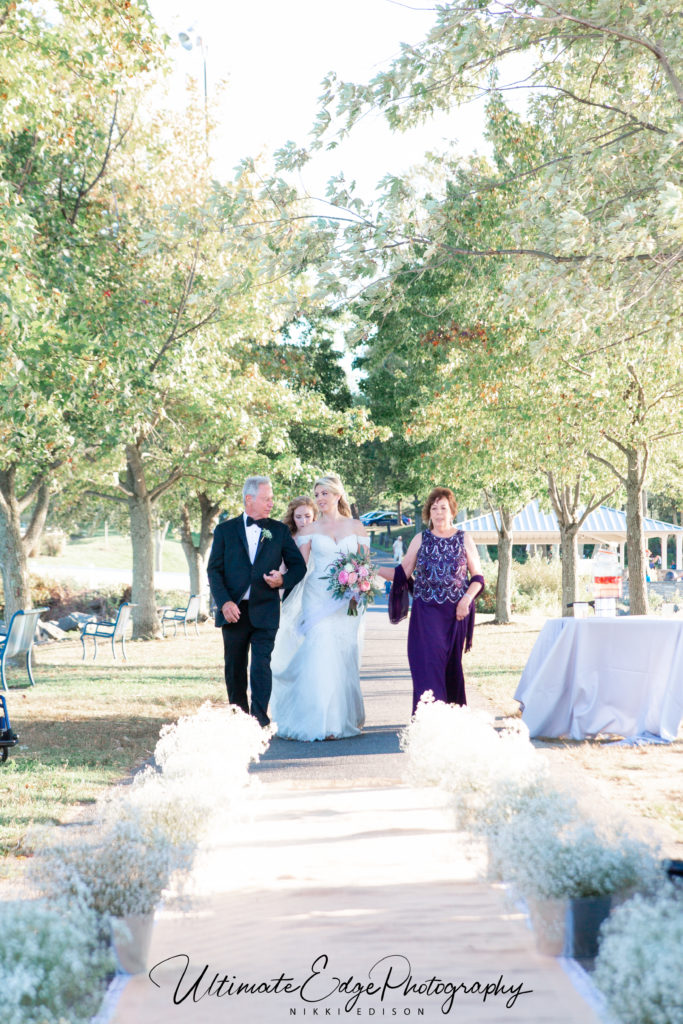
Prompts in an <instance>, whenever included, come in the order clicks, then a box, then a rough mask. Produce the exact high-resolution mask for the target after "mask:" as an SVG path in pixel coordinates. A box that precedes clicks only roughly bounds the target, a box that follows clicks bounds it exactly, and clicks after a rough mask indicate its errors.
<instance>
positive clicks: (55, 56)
mask: <svg viewBox="0 0 683 1024" xmlns="http://www.w3.org/2000/svg"><path fill="white" fill-rule="evenodd" d="M0 45H2V48H3V56H4V63H3V70H2V89H1V90H0V101H1V102H2V120H1V121H0V195H1V196H2V206H3V215H2V217H0V240H1V241H2V243H3V244H2V245H0V252H1V255H0V316H1V320H0V338H1V339H2V345H3V353H2V376H1V377H0V404H1V405H2V408H3V422H2V424H1V425H0V492H1V493H0V561H2V564H3V579H4V587H5V599H6V607H5V615H6V617H7V616H10V615H12V613H13V612H14V611H15V610H16V609H17V608H20V607H30V603H31V595H30V589H29V582H28V570H27V555H28V553H29V552H30V550H31V549H32V548H33V547H34V546H35V545H36V543H37V542H38V540H39V536H40V532H41V529H42V525H43V523H44V521H45V516H46V513H47V509H48V504H49V498H50V493H51V492H52V491H53V490H54V488H55V474H56V473H57V472H58V471H59V470H60V468H61V467H68V466H69V464H70V463H71V461H72V460H73V459H74V458H76V457H78V455H79V454H80V453H81V452H82V451H83V450H84V448H86V447H87V444H86V443H85V442H84V441H83V437H84V435H85V433H87V430H81V427H85V426H86V424H87V423H88V422H89V420H90V417H91V395H90V381H89V378H91V377H92V374H93V372H94V371H95V370H96V366H97V360H96V358H95V357H94V355H93V351H92V338H91V337H90V336H88V335H87V334H85V333H84V332H83V331H82V329H81V324H80V308H81V307H82V306H83V305H85V304H86V303H87V301H88V295H89V293H90V289H91V284H90V282H91V280H92V278H93V277H95V278H96V277H97V274H98V265H99V262H100V260H101V258H102V256H103V253H105V251H106V250H107V248H108V242H107V239H106V238H105V237H104V235H103V234H102V226H103V217H104V216H106V214H107V213H108V210H109V205H110V202H109V198H108V196H107V198H106V200H105V201H103V195H106V192H105V186H106V184H107V182H108V178H109V174H110V169H111V164H112V160H113V158H114V154H115V153H116V151H117V149H118V148H119V146H120V145H121V143H122V140H123V138H124V136H125V134H126V130H127V128H126V119H125V115H124V114H122V108H123V107H124V105H125V104H124V101H123V99H122V97H123V96H124V94H125V91H126V87H127V86H128V84H129V83H134V82H136V81H139V80H140V78H141V76H142V77H144V76H145V74H146V73H147V72H148V71H149V69H150V68H151V67H153V66H154V65H155V63H156V62H157V61H158V59H159V54H160V48H159V45H158V43H157V41H156V38H155V36H154V33H153V29H152V26H151V22H150V19H149V15H148V14H147V13H146V11H145V10H144V9H143V8H142V7H139V6H137V5H133V4H119V5H114V4H112V5H110V6H109V7H106V8H103V7H102V6H101V5H100V4H98V3H95V2H90V0H85V2H83V3H80V2H79V3H75V2H70V0H64V2H63V3H61V4H60V6H59V10H58V11H55V12H53V18H52V21H50V20H48V18H47V17H46V16H45V14H43V13H40V12H38V11H35V10H34V9H32V7H31V6H30V5H28V4H24V3H18V4H14V3H13V4H9V5H6V6H5V10H4V12H3V14H2V16H0ZM106 258H107V257H106V256H105V259H106ZM32 504H33V511H32V514H31V516H30V519H29V524H28V528H27V530H26V531H23V530H22V519H23V517H24V516H25V515H26V514H28V513H29V510H30V509H31V505H32Z"/></svg>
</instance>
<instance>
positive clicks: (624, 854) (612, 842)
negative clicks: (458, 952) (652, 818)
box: [495, 808, 661, 899]
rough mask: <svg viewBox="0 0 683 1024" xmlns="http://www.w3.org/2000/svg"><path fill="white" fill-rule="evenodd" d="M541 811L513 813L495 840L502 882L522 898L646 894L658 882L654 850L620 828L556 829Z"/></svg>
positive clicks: (580, 823)
mask: <svg viewBox="0 0 683 1024" xmlns="http://www.w3.org/2000/svg"><path fill="white" fill-rule="evenodd" d="M544 811H545V809H540V808H539V809H534V811H532V812H531V813H527V814H524V813H523V814H519V815H517V816H516V817H514V818H513V819H512V820H511V821H510V822H509V823H508V825H507V826H505V827H503V828H501V829H499V830H498V832H497V833H496V836H495V850H496V857H497V858H498V860H499V862H501V863H503V864H504V869H505V879H506V881H509V882H511V883H512V885H513V887H514V888H515V889H516V891H517V892H519V893H520V894H521V895H523V896H524V897H525V898H534V899H568V898H571V899H576V898H580V897H586V896H592V897H602V896H612V895H615V894H624V893H628V894H630V893H632V892H634V891H636V890H638V889H641V890H642V889H649V888H651V887H652V886H653V885H655V884H656V881H657V879H658V877H661V868H660V866H659V861H658V858H657V856H656V850H655V847H654V846H653V845H651V844H649V843H646V842H644V841H643V840H641V839H638V838H635V837H634V836H633V835H631V834H630V833H629V832H628V831H627V830H626V829H625V827H624V826H623V825H617V824H614V823H608V824H607V826H606V827H605V826H600V825H598V824H597V823H596V822H594V821H590V820H587V819H577V820H570V821H568V822H564V823H563V824H558V821H557V817H556V816H555V815H554V814H552V813H551V814H550V815H548V814H547V813H544Z"/></svg>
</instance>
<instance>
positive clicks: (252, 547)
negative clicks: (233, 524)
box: [242, 512, 261, 601]
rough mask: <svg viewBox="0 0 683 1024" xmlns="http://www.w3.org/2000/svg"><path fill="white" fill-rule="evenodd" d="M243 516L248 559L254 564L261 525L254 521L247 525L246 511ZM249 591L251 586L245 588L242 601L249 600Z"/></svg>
mask: <svg viewBox="0 0 683 1024" xmlns="http://www.w3.org/2000/svg"><path fill="white" fill-rule="evenodd" d="M243 518H244V529H245V531H246V534H247V544H248V545H249V561H250V562H251V564H252V565H253V564H254V559H255V558H256V552H257V551H258V542H259V540H260V539H261V527H260V526H257V525H256V523H252V525H251V526H247V513H246V512H244V513H243ZM250 593H251V587H249V589H248V590H247V592H246V594H245V595H244V597H243V598H242V600H243V601H248V600H249V594H250Z"/></svg>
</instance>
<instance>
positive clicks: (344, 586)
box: [320, 549, 382, 615]
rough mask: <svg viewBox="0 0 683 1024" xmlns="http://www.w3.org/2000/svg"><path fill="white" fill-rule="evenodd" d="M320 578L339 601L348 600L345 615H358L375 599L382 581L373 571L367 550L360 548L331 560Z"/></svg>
mask: <svg viewBox="0 0 683 1024" xmlns="http://www.w3.org/2000/svg"><path fill="white" fill-rule="evenodd" d="M320 579H321V580H327V589H328V590H331V591H332V594H333V596H334V597H335V598H337V600H339V601H348V602H349V608H348V611H347V613H346V614H347V615H358V608H359V607H360V608H365V606H366V605H368V604H372V602H373V601H374V600H375V594H376V593H377V591H379V590H381V589H382V582H381V580H380V578H379V576H378V575H377V573H376V571H375V567H374V565H373V563H372V561H371V559H370V554H369V552H366V551H365V550H363V549H361V550H360V551H359V552H358V553H357V554H354V555H340V556H339V557H338V558H335V560H334V562H331V563H330V564H329V565H328V566H327V569H326V570H325V574H324V576H321V577H320Z"/></svg>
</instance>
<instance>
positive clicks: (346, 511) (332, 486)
mask: <svg viewBox="0 0 683 1024" xmlns="http://www.w3.org/2000/svg"><path fill="white" fill-rule="evenodd" d="M316 487H326V488H327V490H328V491H332V494H338V495H339V505H338V508H339V515H340V516H346V517H347V519H352V518H353V516H352V515H351V506H350V505H349V500H348V498H347V497H346V491H345V490H344V485H343V483H342V482H341V480H340V479H339V477H338V476H337V474H336V473H326V474H325V476H321V477H320V479H319V480H316V482H315V483H314V484H313V493H314V494H315V489H316Z"/></svg>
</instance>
